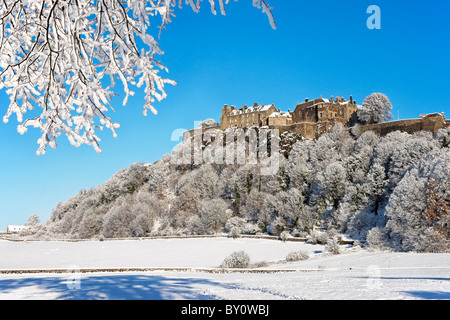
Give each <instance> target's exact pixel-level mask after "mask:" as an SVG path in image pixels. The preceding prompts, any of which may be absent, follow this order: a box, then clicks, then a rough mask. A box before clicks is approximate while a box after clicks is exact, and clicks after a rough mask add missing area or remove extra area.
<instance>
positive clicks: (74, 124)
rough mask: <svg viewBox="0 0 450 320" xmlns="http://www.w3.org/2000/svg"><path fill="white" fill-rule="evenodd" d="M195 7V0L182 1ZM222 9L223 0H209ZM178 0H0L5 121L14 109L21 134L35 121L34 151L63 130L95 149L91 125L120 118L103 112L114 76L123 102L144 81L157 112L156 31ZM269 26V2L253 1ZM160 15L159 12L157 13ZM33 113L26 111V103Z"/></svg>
mask: <svg viewBox="0 0 450 320" xmlns="http://www.w3.org/2000/svg"><path fill="white" fill-rule="evenodd" d="M184 2H185V3H186V4H188V5H190V7H191V8H192V9H193V10H194V11H195V12H198V11H199V10H200V3H201V0H196V1H194V0H185V1H184ZM209 3H210V5H211V11H212V12H213V13H214V14H216V6H217V5H219V6H220V12H221V13H222V14H225V6H226V4H228V3H229V0H209ZM182 4H183V0H122V1H119V0H103V1H96V0H76V1H73V0H68V1H59V0H26V1H25V0H18V1H17V0H4V1H2V2H1V3H0V18H1V19H0V89H5V90H6V93H7V94H8V95H9V97H10V104H9V107H8V109H7V112H6V115H5V116H4V117H3V121H4V122H5V123H6V122H8V121H9V119H10V117H11V115H12V114H16V116H17V120H18V122H20V124H19V125H18V127H17V130H18V132H19V133H21V134H23V133H25V132H26V131H27V130H28V128H29V127H35V128H39V129H40V130H41V133H42V135H41V137H40V138H39V139H38V144H39V148H38V150H37V152H36V153H37V154H38V155H41V154H44V153H45V152H46V149H47V146H50V147H52V148H56V138H57V137H58V136H60V135H61V134H65V135H66V136H67V139H68V140H69V141H70V143H71V144H73V145H74V146H80V145H82V144H87V145H90V146H93V147H94V148H95V150H96V151H97V152H101V149H100V147H99V141H100V139H99V137H98V136H97V130H98V129H101V128H103V127H106V128H108V129H110V130H111V131H112V133H113V136H114V137H115V136H116V129H117V128H118V127H119V124H118V123H115V122H113V120H112V119H111V117H110V116H109V115H108V113H109V111H110V110H114V106H112V105H111V100H112V99H111V98H112V96H113V95H116V94H117V92H114V91H113V90H114V88H115V82H116V79H119V81H120V83H121V84H122V86H123V92H124V98H123V105H125V104H126V103H127V101H128V99H129V97H130V96H133V95H134V91H133V90H135V89H134V87H137V88H141V87H144V92H145V104H144V107H143V109H144V111H143V114H144V116H145V115H147V111H148V110H151V111H152V112H153V113H155V114H156V109H155V107H154V102H155V100H158V101H159V100H162V99H164V98H165V97H166V92H165V85H166V84H172V85H174V84H175V81H173V80H170V79H165V78H163V77H162V76H161V74H160V72H161V71H167V68H166V67H165V66H164V65H163V64H162V63H161V62H159V61H158V60H157V56H159V55H162V54H163V53H164V52H163V50H162V49H161V47H160V44H159V43H158V41H157V39H155V37H156V34H158V35H160V34H161V31H162V30H163V29H165V28H166V26H167V25H168V24H169V23H170V22H172V17H174V16H175V15H174V8H176V7H177V6H178V7H182ZM253 6H255V7H257V8H261V9H262V11H263V12H264V13H266V14H267V16H268V17H269V21H270V24H271V26H272V27H273V28H275V22H274V19H273V15H272V13H271V8H269V6H268V4H267V3H266V2H265V1H263V0H253ZM159 18H160V19H159ZM34 109H37V110H39V111H37V112H32V115H31V116H28V117H26V114H27V112H28V111H30V110H34Z"/></svg>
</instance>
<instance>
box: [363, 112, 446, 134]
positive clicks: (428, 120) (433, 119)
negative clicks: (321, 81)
mask: <svg viewBox="0 0 450 320" xmlns="http://www.w3.org/2000/svg"><path fill="white" fill-rule="evenodd" d="M447 126H449V121H446V120H445V117H444V116H443V115H442V114H439V113H434V114H430V115H427V116H424V117H422V118H419V119H408V120H397V121H390V122H384V123H377V124H370V125H364V126H360V127H359V129H360V133H364V132H366V131H374V132H375V133H377V134H378V135H380V136H384V135H387V134H388V133H391V132H394V131H403V132H407V133H414V132H417V131H422V130H423V131H429V132H431V133H432V134H433V135H435V134H436V133H437V132H438V130H439V129H442V128H445V127H447Z"/></svg>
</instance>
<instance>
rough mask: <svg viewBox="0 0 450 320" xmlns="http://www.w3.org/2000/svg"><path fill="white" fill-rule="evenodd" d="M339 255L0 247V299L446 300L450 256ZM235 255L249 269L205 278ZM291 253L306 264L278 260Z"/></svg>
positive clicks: (255, 248) (197, 246)
mask: <svg viewBox="0 0 450 320" xmlns="http://www.w3.org/2000/svg"><path fill="white" fill-rule="evenodd" d="M342 249H343V253H342V254H339V255H330V254H327V253H325V252H324V246H321V245H312V244H310V243H302V242H281V241H274V240H266V239H244V238H241V239H231V238H199V239H151V240H149V239H146V240H114V241H81V242H64V241H52V242H10V241H5V240H0V299H251V300H259V299H340V300H342V299H346V300H352V299H450V254H418V253H395V252H370V251H367V250H364V249H361V248H359V247H350V246H342ZM240 250H244V251H246V252H247V253H248V254H249V256H250V258H251V262H252V263H254V265H253V266H252V268H251V269H250V270H248V271H249V272H229V273H217V272H207V271H217V270H220V269H217V268H218V266H219V265H220V264H221V262H222V261H223V259H224V258H225V257H227V256H228V255H229V254H231V253H232V252H234V251H240ZM297 250H304V251H307V252H308V253H309V254H310V258H309V259H308V260H304V261H298V262H286V261H285V260H284V259H285V257H286V255H287V254H288V253H289V252H292V251H297ZM260 262H265V263H261V264H259V263H260ZM115 268H120V269H121V270H123V269H124V268H134V269H132V270H133V271H123V272H110V271H111V270H113V269H115ZM141 268H142V269H143V268H147V269H146V270H140V269H141ZM152 268H154V270H152ZM158 268H186V271H162V270H160V269H158ZM97 269H98V270H97ZM102 269H104V270H106V269H109V272H102ZM8 270H9V271H14V272H16V273H7V272H8ZM18 270H25V271H28V272H26V273H22V274H18V273H17V271H18ZM36 270H40V271H42V272H39V273H32V272H34V271H36ZM50 270H53V271H55V270H56V271H57V272H58V273H55V272H49V271H50ZM45 271H47V272H45ZM87 271H89V272H87ZM257 271H258V272H257Z"/></svg>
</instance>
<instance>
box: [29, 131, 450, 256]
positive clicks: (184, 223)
mask: <svg viewBox="0 0 450 320" xmlns="http://www.w3.org/2000/svg"><path fill="white" fill-rule="evenodd" d="M183 143H190V140H188V139H187V140H186V141H185V142H183ZM449 145H450V128H447V129H441V130H440V131H439V132H438V134H437V135H436V136H433V135H432V134H431V133H428V132H416V133H414V134H408V133H405V132H399V131H396V132H393V133H390V134H388V135H386V136H384V137H380V136H378V135H376V134H374V133H373V132H371V131H369V132H365V133H363V134H362V135H360V136H353V135H352V134H351V133H349V131H348V130H346V129H345V128H343V127H342V126H335V127H334V129H333V130H332V131H331V132H329V133H326V134H323V135H322V136H321V137H320V138H319V139H317V141H309V140H302V139H299V138H298V137H294V136H293V135H292V134H288V135H282V138H281V143H280V146H281V148H282V151H283V150H284V151H285V152H280V155H279V156H280V161H279V167H278V170H277V172H276V174H273V175H267V174H264V175H263V174H261V171H260V170H259V169H260V168H259V165H252V164H243V165H230V164H214V163H212V164H206V163H204V164H199V165H193V164H191V165H180V164H177V162H176V161H175V160H176V159H175V158H176V155H175V154H176V152H174V153H172V154H166V155H165V156H164V157H162V158H161V159H160V160H158V161H156V162H155V163H152V164H142V163H136V164H133V165H131V166H130V167H129V168H127V169H122V170H120V171H119V172H117V173H116V174H115V175H114V176H112V177H111V179H110V180H109V181H107V182H106V183H104V184H102V185H99V186H97V187H96V188H93V189H91V190H81V191H80V192H79V193H78V194H77V195H75V196H73V197H71V198H70V199H68V200H67V201H65V202H61V203H58V204H57V205H56V207H55V208H54V209H53V212H52V213H51V217H50V219H49V220H48V221H47V222H46V223H43V224H41V225H40V226H39V227H38V228H37V229H35V230H36V232H35V234H34V235H32V237H34V238H38V239H62V238H74V239H87V238H94V239H95V238H117V237H145V236H150V235H151V236H157V235H205V234H206V235H208V234H209V235H211V234H217V233H227V234H229V235H230V236H234V237H236V236H239V235H240V234H261V233H262V234H271V235H279V236H280V235H281V236H282V237H286V236H294V237H308V236H310V237H313V238H314V237H315V236H317V234H316V232H317V231H315V228H314V227H315V226H321V227H322V228H324V229H325V230H327V232H328V234H329V235H330V236H332V235H336V234H339V233H345V234H346V235H348V236H351V237H353V239H355V240H358V241H361V242H366V243H367V244H368V245H370V246H373V247H376V248H386V249H392V250H401V251H418V252H448V251H449V250H450V179H449V177H450V148H449ZM286 150H288V151H286Z"/></svg>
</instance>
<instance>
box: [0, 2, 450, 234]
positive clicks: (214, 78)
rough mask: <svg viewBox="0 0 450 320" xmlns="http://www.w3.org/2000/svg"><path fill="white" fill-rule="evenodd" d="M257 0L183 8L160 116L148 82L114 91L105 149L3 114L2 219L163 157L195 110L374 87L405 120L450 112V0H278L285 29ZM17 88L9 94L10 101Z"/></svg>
mask: <svg viewBox="0 0 450 320" xmlns="http://www.w3.org/2000/svg"><path fill="white" fill-rule="evenodd" d="M251 3H252V1H250V0H240V1H239V2H233V1H232V2H230V5H228V6H227V7H228V11H227V15H226V16H221V15H217V16H213V15H212V14H211V11H210V9H209V5H208V2H207V1H204V2H202V5H203V6H202V10H201V12H200V13H199V14H195V13H193V12H192V10H191V9H190V8H188V7H186V6H185V7H184V8H183V9H182V10H176V15H177V17H175V18H174V22H173V23H172V24H170V25H168V27H167V30H165V31H164V32H163V34H162V36H161V39H160V43H161V47H162V49H163V50H164V51H165V54H164V55H163V56H162V57H160V60H161V61H162V62H163V63H164V64H165V65H166V66H167V67H168V68H169V70H170V73H169V74H168V75H167V77H168V78H171V79H173V80H175V81H177V82H178V85H177V86H174V87H172V86H168V87H167V93H168V98H167V99H165V100H163V101H162V102H160V103H157V104H155V107H156V108H157V109H158V112H159V113H158V115H157V116H153V115H152V114H151V113H150V112H149V115H148V117H147V118H144V117H143V116H142V105H143V101H144V98H143V90H141V91H137V94H136V95H135V97H133V98H131V99H130V100H129V103H128V105H127V106H126V107H122V106H121V100H120V99H118V100H115V104H116V112H115V113H114V114H112V115H111V116H112V117H113V120H115V121H116V122H119V123H120V124H121V128H120V129H118V130H117V133H118V138H116V139H114V138H113V137H112V134H111V132H110V131H108V130H105V131H103V132H101V133H100V138H101V139H102V142H101V147H102V149H103V153H102V154H100V155H98V154H96V153H95V151H94V150H93V149H92V148H90V147H86V146H84V147H80V148H78V149H77V148H75V147H72V146H71V145H69V143H68V142H67V141H65V140H64V139H65V138H64V137H61V138H60V139H59V144H58V148H57V149H56V150H53V149H49V150H48V151H47V153H46V154H45V155H44V156H40V157H38V156H36V155H35V151H36V149H37V147H38V145H37V143H36V140H37V139H38V137H39V134H40V132H38V131H36V129H32V128H30V130H29V131H28V133H26V134H25V135H23V136H21V135H19V134H18V133H17V131H16V126H17V122H16V121H15V118H11V120H10V122H9V123H8V124H3V123H0V168H1V169H0V230H5V229H6V225H7V224H23V223H24V222H26V221H27V219H28V217H29V216H30V215H31V214H32V213H38V214H39V216H40V218H41V221H42V222H44V221H46V220H47V219H48V218H49V216H50V213H51V210H52V208H53V207H55V205H56V204H57V202H59V201H65V200H67V198H68V197H70V196H72V195H74V194H76V193H77V192H78V190H80V189H81V188H85V189H89V188H92V187H95V186H97V185H99V184H101V183H103V182H105V181H106V180H108V179H109V178H110V177H111V176H112V175H113V174H114V173H115V172H117V171H118V170H120V169H121V168H126V167H128V166H129V165H130V164H132V163H134V162H138V161H147V162H153V161H155V160H157V159H159V158H160V157H161V156H162V155H164V154H165V153H168V152H170V151H171V150H172V148H173V147H174V146H175V144H176V142H173V141H171V133H172V132H173V131H174V130H175V129H179V128H184V129H190V128H192V127H193V126H194V121H199V120H204V119H206V118H214V119H216V120H217V121H219V119H220V113H221V107H222V106H223V105H224V104H229V105H231V104H234V105H236V106H239V107H240V106H242V105H243V104H247V105H249V104H252V103H253V102H258V103H264V104H270V103H274V104H275V106H276V107H277V108H281V109H282V110H287V109H288V108H291V110H292V109H293V108H294V107H295V105H296V102H297V101H303V100H304V99H305V98H307V97H308V98H310V99H312V98H316V97H320V96H321V95H322V96H323V97H327V98H328V97H330V96H331V95H333V96H342V97H345V98H347V99H348V98H349V96H350V95H353V98H354V99H356V101H357V103H359V104H360V103H361V102H362V101H363V99H364V98H365V97H366V96H368V95H369V94H371V93H373V92H383V93H385V94H386V95H387V96H388V97H389V98H390V100H391V102H392V104H393V106H394V109H393V114H394V116H395V118H396V119H397V116H398V115H400V118H401V119H405V118H416V117H418V116H419V114H422V113H431V112H445V113H446V115H447V118H450V80H449V74H450V62H449V58H450V32H449V31H450V25H449V23H448V15H449V14H450V2H449V1H448V0H432V1H427V2H425V1H410V0H395V1H392V0H374V1H372V0H371V1H366V0H346V1H337V0H321V1H304V0H298V1H286V0H272V1H270V4H271V6H273V7H274V9H273V13H274V15H275V19H276V22H277V26H278V28H277V29H276V30H272V28H271V27H270V25H269V22H268V20H267V17H266V16H265V15H264V14H262V13H261V12H260V10H258V9H256V8H253V7H252V5H251ZM372 4H375V5H378V6H379V7H380V9H381V29H380V30H369V29H368V28H367V26H366V21H367V19H368V18H369V16H370V15H369V14H367V13H366V10H367V8H368V7H369V5H372ZM7 104H8V97H7V96H6V95H5V93H4V92H1V93H0V106H1V109H2V110H3V111H2V112H1V116H2V117H3V115H4V114H5V112H6V106H7Z"/></svg>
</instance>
